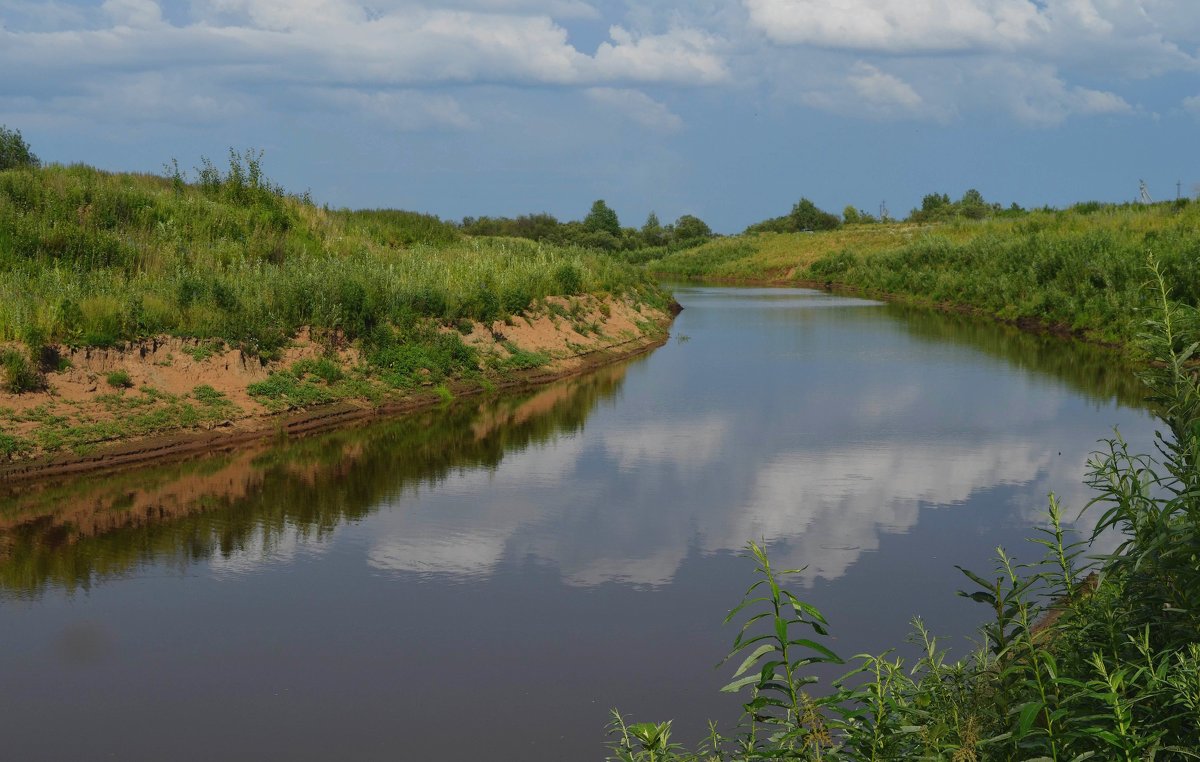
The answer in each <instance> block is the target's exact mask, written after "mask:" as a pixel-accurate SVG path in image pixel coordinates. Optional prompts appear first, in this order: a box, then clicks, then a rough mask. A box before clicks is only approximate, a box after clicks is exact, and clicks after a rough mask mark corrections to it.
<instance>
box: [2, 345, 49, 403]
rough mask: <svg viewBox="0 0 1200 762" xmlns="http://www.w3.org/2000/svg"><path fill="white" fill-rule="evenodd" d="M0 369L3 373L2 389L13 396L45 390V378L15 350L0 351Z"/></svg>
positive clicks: (25, 356)
mask: <svg viewBox="0 0 1200 762" xmlns="http://www.w3.org/2000/svg"><path fill="white" fill-rule="evenodd" d="M0 369H2V370H3V371H4V389H5V391H8V392H11V393H13V394H24V393H25V392H36V391H41V390H42V389H45V388H46V378H45V376H43V375H42V374H41V372H40V371H39V370H38V369H37V367H35V366H34V364H33V363H31V362H30V361H29V357H28V356H27V355H26V354H25V353H24V352H21V351H19V350H16V349H4V350H0Z"/></svg>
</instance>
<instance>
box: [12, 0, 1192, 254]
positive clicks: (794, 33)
mask: <svg viewBox="0 0 1200 762" xmlns="http://www.w3.org/2000/svg"><path fill="white" fill-rule="evenodd" d="M0 72H2V73H0V123H2V124H7V125H8V126H10V127H16V128H18V129H20V130H21V131H22V133H23V134H24V136H25V138H26V139H27V140H28V141H29V142H30V144H31V145H32V146H33V148H34V150H35V151H36V152H37V153H38V154H39V155H40V156H41V157H42V158H43V159H44V160H48V161H59V162H74V161H83V162H87V163H90V164H94V165H97V166H100V167H103V168H107V169H127V170H140V171H160V170H161V167H162V165H163V164H164V163H165V162H168V161H169V160H170V159H172V158H177V159H178V160H179V162H180V164H181V165H182V166H184V167H192V166H195V165H197V164H198V163H199V159H200V157H201V156H208V157H212V158H215V159H221V158H222V157H223V156H224V154H225V153H226V152H227V150H228V148H229V147H230V146H233V147H237V148H239V149H241V148H248V147H254V148H260V149H263V150H264V151H265V152H266V168H267V172H268V174H269V175H270V176H271V177H272V178H273V179H275V180H276V181H278V182H280V183H282V184H283V185H284V186H285V187H287V188H288V189H289V190H293V191H297V192H298V191H303V190H305V189H311V191H312V194H313V196H314V198H315V199H316V200H318V201H321V202H326V203H328V204H330V205H332V206H352V207H398V208H408V209H416V210H420V211H427V212H432V213H435V214H438V215H441V216H443V217H448V218H454V219H457V218H460V217H462V216H464V215H481V214H491V215H515V214H519V213H524V212H536V211H548V212H551V213H553V214H555V215H557V216H559V217H560V218H562V219H577V218H580V217H582V216H583V215H584V214H585V213H586V211H587V208H588V206H589V205H590V203H591V201H592V200H594V199H596V198H604V199H606V200H607V201H608V202H609V204H610V205H611V206H613V208H615V209H616V210H617V212H618V213H619V214H620V216H621V220H622V222H623V223H624V224H626V225H640V224H641V222H642V221H643V220H644V219H645V217H646V214H647V213H648V212H649V211H651V210H655V211H656V212H657V213H658V214H659V216H660V217H662V218H663V219H664V220H672V219H674V218H676V217H678V216H679V215H681V214H695V215H698V216H700V217H701V218H703V219H704V220H706V221H708V222H709V223H710V224H711V225H712V226H713V227H714V228H715V229H716V230H718V231H721V232H736V231H738V230H740V229H742V228H743V227H745V226H746V225H747V224H749V223H752V222H755V221H758V220H760V219H763V218H765V217H768V216H774V215H778V214H782V213H784V212H786V211H787V210H788V209H789V208H790V207H791V204H792V203H794V202H795V201H796V200H797V199H799V198H800V197H801V196H807V197H809V198H811V199H813V200H814V201H816V202H817V204H818V205H820V206H822V207H825V208H827V209H830V210H832V211H840V210H841V209H842V208H843V207H844V206H846V205H847V204H853V205H854V206H856V207H858V208H862V209H866V210H868V211H878V208H879V205H880V203H881V202H886V203H887V206H888V208H889V209H890V210H891V212H892V213H893V214H894V215H897V216H903V215H904V214H906V213H907V212H908V210H909V209H911V208H912V207H913V206H916V205H918V204H919V203H920V199H921V197H922V196H923V195H924V194H925V193H929V192H933V191H938V192H945V193H949V194H950V195H952V196H958V195H961V193H962V192H963V191H964V190H966V189H967V188H970V187H975V188H978V189H979V190H980V191H982V192H983V194H984V196H985V197H986V198H988V199H989V200H994V201H999V202H1002V203H1004V204H1006V205H1007V204H1008V203H1010V202H1012V201H1016V202H1018V203H1021V204H1022V205H1026V206H1040V205H1042V204H1051V205H1064V204H1068V203H1071V202H1073V201H1079V200H1087V199H1100V200H1112V201H1118V200H1128V199H1132V198H1133V197H1134V196H1135V195H1136V193H1137V183H1138V180H1139V179H1145V180H1146V182H1147V183H1148V184H1149V187H1150V191H1151V193H1152V195H1154V196H1155V197H1156V198H1173V197H1174V196H1175V193H1176V182H1177V181H1180V182H1182V184H1183V185H1182V190H1183V193H1184V194H1185V195H1193V196H1194V195H1196V193H1197V192H1198V188H1197V186H1198V184H1200V149H1198V146H1197V137H1200V4H1198V3H1197V0H691V1H690V2H687V3H668V2H660V1H658V0H622V1H619V2H618V1H615V0H443V1H442V2H434V1H433V0H375V1H374V2H367V3H363V2H357V1H355V0H190V2H154V1H153V0H107V1H106V2H102V3H101V2H26V1H25V0H0Z"/></svg>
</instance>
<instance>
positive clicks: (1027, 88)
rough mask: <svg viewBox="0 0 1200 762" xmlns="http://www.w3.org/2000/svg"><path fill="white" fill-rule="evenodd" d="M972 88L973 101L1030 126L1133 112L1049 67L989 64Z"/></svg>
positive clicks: (1106, 94) (1115, 97)
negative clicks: (984, 104)
mask: <svg viewBox="0 0 1200 762" xmlns="http://www.w3.org/2000/svg"><path fill="white" fill-rule="evenodd" d="M973 84H975V85H977V87H975V89H974V91H975V97H976V98H977V99H983V98H986V99H987V101H988V102H991V103H992V104H993V106H996V105H998V106H1000V107H1001V108H1003V109H1005V110H1006V111H1007V112H1008V113H1010V114H1012V115H1013V116H1014V117H1015V118H1016V119H1017V120H1019V121H1022V122H1025V123H1026V124H1029V125H1032V126H1054V125H1057V124H1061V123H1062V122H1063V121H1065V120H1066V119H1068V118H1069V117H1072V116H1098V115H1105V114H1132V113H1133V112H1134V111H1135V109H1134V107H1133V106H1132V105H1130V104H1129V103H1128V102H1127V101H1126V100H1125V99H1124V98H1122V97H1121V96H1119V95H1117V94H1115V93H1112V92H1108V91H1103V90H1093V89H1090V88H1086V87H1079V86H1075V85H1070V84H1068V83H1067V82H1066V81H1065V80H1064V79H1062V77H1060V76H1059V75H1058V73H1057V72H1056V71H1055V70H1054V69H1053V68H1052V67H1049V66H1036V65H1034V66H1030V65H1022V64H1018V63H1008V62H991V63H988V64H986V65H984V66H982V67H981V68H980V70H979V72H978V73H977V75H976V77H975V78H974V80H973ZM978 85H983V86H978Z"/></svg>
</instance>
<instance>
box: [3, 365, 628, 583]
mask: <svg viewBox="0 0 1200 762" xmlns="http://www.w3.org/2000/svg"><path fill="white" fill-rule="evenodd" d="M642 361H643V358H638V359H635V360H631V361H629V362H627V363H621V364H618V365H614V366H610V367H607V368H603V369H601V370H598V371H596V372H593V373H591V374H589V375H588V376H586V377H583V378H579V379H572V380H569V381H564V382H560V383H557V384H553V385H551V386H549V387H546V388H544V389H541V390H539V391H537V392H536V393H532V394H525V395H521V396H511V397H510V396H504V397H501V398H498V399H492V400H485V401H479V400H464V401H461V402H458V403H456V404H452V405H450V406H447V407H445V408H442V409H436V410H429V411H425V412H423V413H420V414H417V415H412V416H407V417H404V418H401V419H397V420H390V421H386V422H380V423H373V424H368V425H365V426H361V427H354V428H348V429H342V430H339V431H336V432H332V433H327V434H323V435H318V436H315V437H311V438H304V439H299V440H294V441H285V442H282V443H274V444H263V445H258V446H254V447H251V448H248V449H244V450H239V451H237V452H233V453H226V454H221V455H216V456H211V457H205V458H200V459H196V460H189V461H184V462H179V463H172V464H169V465H162V466H157V467H152V468H144V469H138V470H134V471H128V472H123V473H119V474H115V475H111V476H106V477H95V476H83V477H77V478H73V479H71V480H69V481H65V482H64V481H58V482H54V483H42V484H32V485H13V486H10V487H8V488H7V489H5V488H4V487H2V486H0V595H4V594H6V593H7V594H15V595H17V596H20V597H33V596H37V595H39V594H41V593H42V592H44V591H45V590H46V589H47V588H50V587H58V588H62V589H65V590H68V591H72V590H76V589H88V588H89V587H90V586H92V585H94V584H96V583H98V582H101V581H103V580H106V579H110V578H114V577H120V576H123V575H128V574H130V573H131V572H133V571H135V570H136V569H137V568H138V567H139V566H141V565H143V564H150V563H153V562H156V561H162V560H173V561H174V562H175V563H177V564H181V565H182V564H186V563H187V562H189V561H198V560H203V559H208V558H212V557H215V556H228V555H230V554H231V553H234V552H237V551H239V550H244V549H245V547H246V545H247V544H248V543H249V542H251V541H253V542H255V543H262V544H264V545H267V546H269V545H270V544H271V542H272V538H274V537H279V536H281V535H282V534H283V533H284V531H285V530H288V531H292V532H297V531H298V532H299V533H300V534H301V535H302V536H320V535H321V534H323V533H327V532H330V531H332V530H333V529H335V528H336V527H337V526H338V525H339V524H341V523H343V522H345V521H352V520H356V519H360V518H362V517H364V516H367V515H369V514H371V513H373V512H375V511H377V510H379V508H380V506H381V505H382V504H384V502H385V498H387V497H391V496H395V495H398V494H400V493H402V492H403V491H405V490H407V489H410V488H415V487H416V486H418V485H422V484H436V483H437V482H439V481H441V480H443V479H444V478H446V477H447V476H448V475H449V474H451V473H452V472H453V471H455V470H457V469H466V468H480V467H482V468H495V467H496V466H498V465H499V464H500V462H501V460H502V459H503V458H504V456H505V454H506V453H515V452H519V451H520V450H523V449H525V448H526V447H528V446H530V445H534V444H539V443H542V442H545V441H547V440H550V439H553V438H554V437H556V436H559V435H561V434H565V433H570V432H574V431H577V430H580V429H581V428H582V427H583V425H584V422H585V421H586V419H587V417H588V416H589V415H590V414H591V413H592V411H593V410H595V408H596V407H597V405H598V404H600V403H601V402H603V401H605V400H611V399H615V398H616V397H617V395H618V394H619V393H620V390H621V386H622V383H623V381H624V377H625V372H626V370H627V368H628V367H629V366H630V365H631V364H632V363H638V362H642Z"/></svg>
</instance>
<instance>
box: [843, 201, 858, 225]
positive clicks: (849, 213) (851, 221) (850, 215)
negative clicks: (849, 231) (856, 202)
mask: <svg viewBox="0 0 1200 762" xmlns="http://www.w3.org/2000/svg"><path fill="white" fill-rule="evenodd" d="M861 221H862V219H861V218H860V217H859V215H858V210H857V209H855V208H854V207H853V206H852V205H850V204H846V208H845V209H843V210H842V222H844V223H846V224H847V225H855V224H858V223H859V222H861Z"/></svg>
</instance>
